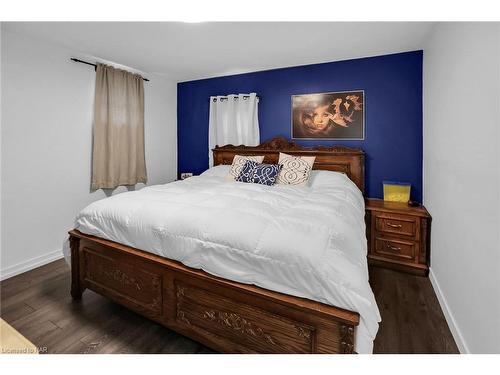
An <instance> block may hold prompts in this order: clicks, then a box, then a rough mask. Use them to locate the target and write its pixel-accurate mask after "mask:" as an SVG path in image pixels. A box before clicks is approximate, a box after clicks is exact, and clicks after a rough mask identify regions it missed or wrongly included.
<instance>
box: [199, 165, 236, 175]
mask: <svg viewBox="0 0 500 375" xmlns="http://www.w3.org/2000/svg"><path fill="white" fill-rule="evenodd" d="M230 170H231V166H230V165H222V164H221V165H216V166H215V167H212V168H208V169H207V170H206V171H205V172H203V173H202V174H201V175H200V176H207V177H226V176H227V174H228V173H229V171H230Z"/></svg>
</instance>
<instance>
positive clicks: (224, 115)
mask: <svg viewBox="0 0 500 375" xmlns="http://www.w3.org/2000/svg"><path fill="white" fill-rule="evenodd" d="M258 106H259V99H258V98H257V94H256V93H254V92H252V93H250V94H239V95H227V96H211V97H210V119H209V122H208V128H209V129H208V160H209V166H210V167H211V166H213V164H214V161H213V155H212V149H213V148H214V147H215V146H216V145H219V146H223V145H226V144H233V145H246V146H257V145H258V144H259V140H260V134H259V119H258Z"/></svg>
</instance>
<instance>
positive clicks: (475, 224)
mask: <svg viewBox="0 0 500 375" xmlns="http://www.w3.org/2000/svg"><path fill="white" fill-rule="evenodd" d="M499 126H500V27H499V24H486V23H482V24H474V23H462V24H456V23H442V24H439V25H437V27H436V29H435V30H434V31H433V33H432V35H431V38H430V39H429V41H428V43H427V45H426V47H425V49H424V203H425V205H426V207H427V208H428V209H429V211H430V213H431V215H432V216H433V222H432V246H431V281H432V282H433V285H434V289H435V290H436V293H437V295H438V298H439V300H440V303H441V306H442V307H443V310H444V312H445V315H446V317H447V321H448V324H449V325H450V328H451V329H452V332H453V334H454V337H455V340H456V341H457V344H458V345H459V347H460V349H461V351H462V352H471V353H492V352H496V353H499V352H500V234H499V233H500V203H499V199H500V181H499V179H500V160H499V148H500V135H499V134H500V133H499ZM436 335H439V332H436Z"/></svg>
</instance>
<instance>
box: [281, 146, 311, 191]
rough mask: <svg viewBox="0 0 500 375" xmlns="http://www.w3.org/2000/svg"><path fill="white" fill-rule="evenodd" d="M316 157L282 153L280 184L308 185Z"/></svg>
mask: <svg viewBox="0 0 500 375" xmlns="http://www.w3.org/2000/svg"><path fill="white" fill-rule="evenodd" d="M315 159H316V156H293V155H288V154H284V153H282V152H280V158H279V161H278V164H282V165H283V167H282V168H281V172H280V174H279V176H278V184H284V185H298V186H304V185H307V181H308V180H309V176H310V174H311V171H312V167H313V165H314V160H315Z"/></svg>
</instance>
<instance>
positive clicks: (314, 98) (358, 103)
mask: <svg viewBox="0 0 500 375" xmlns="http://www.w3.org/2000/svg"><path fill="white" fill-rule="evenodd" d="M292 138H323V139H363V138H364V92H363V91H352V92H338V93H325V94H309V95H294V96H292Z"/></svg>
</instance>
